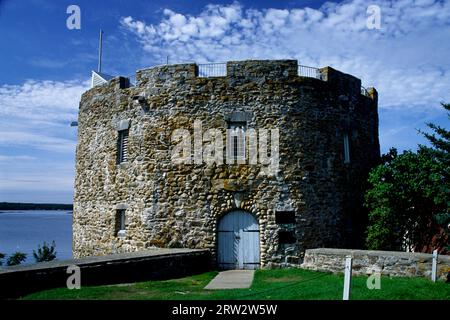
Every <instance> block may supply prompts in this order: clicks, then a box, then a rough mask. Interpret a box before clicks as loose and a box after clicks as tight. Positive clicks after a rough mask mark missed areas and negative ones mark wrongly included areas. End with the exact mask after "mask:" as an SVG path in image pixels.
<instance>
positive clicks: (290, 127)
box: [73, 60, 379, 266]
mask: <svg viewBox="0 0 450 320" xmlns="http://www.w3.org/2000/svg"><path fill="white" fill-rule="evenodd" d="M320 72H321V74H322V78H323V80H319V79H314V78H306V77H300V76H298V75H297V61H295V60H281V61H233V62H228V63H227V75H226V76H224V77H210V78H203V77H199V76H198V67H197V65H195V64H181V65H164V66H159V67H154V68H150V69H144V70H139V71H138V72H137V75H136V78H137V82H138V83H137V85H136V86H135V87H128V85H127V82H128V81H127V79H125V78H115V79H113V80H111V81H109V82H108V83H107V84H104V85H102V86H97V87H94V88H92V89H91V90H89V91H87V92H85V93H84V94H83V96H82V98H81V102H80V109H79V118H78V123H79V126H78V145H77V155H76V180H75V197H74V218H73V219H74V220H73V251H74V256H75V257H84V256H90V255H104V254H111V253H118V252H129V251H137V250H142V249H145V248H151V247H171V248H173V247H175V248H176V247H183V248H207V249H210V250H211V252H212V257H213V259H215V254H216V250H217V243H216V238H217V222H218V219H219V218H220V217H222V216H223V215H224V214H226V213H227V212H230V211H232V210H235V209H237V208H240V209H244V210H246V211H248V212H250V213H252V214H253V215H255V216H256V217H257V220H258V223H259V229H260V242H261V246H260V252H261V265H262V266H271V265H278V264H279V263H281V262H283V261H284V259H285V249H286V248H288V247H293V248H294V250H293V251H291V252H290V253H289V257H288V259H289V262H291V263H298V262H299V261H301V260H302V258H303V253H304V251H305V250H306V249H308V248H316V247H324V246H326V247H350V246H359V245H360V240H361V239H362V237H361V227H362V226H363V225H362V224H363V222H364V219H365V218H364V217H365V216H366V214H365V211H364V209H363V207H362V188H363V185H364V181H365V180H366V177H367V173H368V171H369V169H370V168H371V167H372V166H373V165H374V164H376V163H377V161H378V158H379V143H378V114H377V93H376V90H375V89H369V92H370V97H367V96H365V95H362V94H361V91H360V86H361V81H360V80H359V79H357V78H355V77H353V76H350V75H346V74H343V73H341V72H339V71H337V70H334V69H332V68H329V67H327V68H323V69H321V70H320ZM137 96H140V97H141V99H140V102H137V101H138V100H137V99H136V97H137ZM233 119H235V120H236V119H238V120H240V121H242V120H244V121H246V123H247V127H248V128H254V129H256V130H259V129H275V128H277V129H279V132H280V134H279V159H280V164H279V169H278V171H276V172H275V173H271V172H270V171H268V170H267V169H268V165H264V164H260V163H258V164H249V163H248V162H247V163H246V164H225V163H224V164H222V165H217V164H212V165H208V164H206V163H202V164H195V163H192V164H174V163H173V162H172V161H171V153H172V151H173V149H174V147H175V145H176V144H175V143H174V142H173V141H171V135H172V133H173V132H174V130H176V129H187V130H189V132H191V133H193V132H194V130H193V125H194V121H195V120H198V121H201V124H202V132H203V133H204V132H205V131H206V130H208V129H220V130H221V131H223V134H224V137H225V136H226V135H225V130H226V128H227V125H228V122H227V121H229V120H233ZM124 123H125V125H126V126H128V127H129V142H128V143H129V145H128V153H129V155H128V158H129V160H128V161H127V162H125V163H120V164H117V139H118V129H119V128H121V127H122V126H123V125H124ZM344 134H348V135H349V140H350V153H351V154H350V156H351V162H350V163H348V164H346V163H344V143H343V139H344V138H343V137H344ZM205 144H206V143H205ZM224 147H225V143H224ZM116 209H126V234H122V235H119V236H118V235H117V234H116V233H115V223H116V222H115V220H116ZM276 211H293V212H295V223H294V224H293V225H290V226H283V225H280V224H277V223H276V221H275V212H276ZM358 226H359V227H360V229H358ZM283 228H288V229H289V230H293V232H294V236H295V242H294V243H292V244H281V243H279V231H280V230H282V229H283Z"/></svg>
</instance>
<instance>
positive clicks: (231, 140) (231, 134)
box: [227, 122, 247, 161]
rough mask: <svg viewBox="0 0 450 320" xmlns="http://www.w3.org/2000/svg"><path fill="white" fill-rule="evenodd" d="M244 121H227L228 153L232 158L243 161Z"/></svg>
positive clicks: (244, 158) (245, 124)
mask: <svg viewBox="0 0 450 320" xmlns="http://www.w3.org/2000/svg"><path fill="white" fill-rule="evenodd" d="M246 126H247V123H246V122H229V124H228V129H229V130H228V146H227V150H228V155H229V157H230V158H231V159H232V160H239V161H245V160H246V157H245V143H246V141H245V135H246Z"/></svg>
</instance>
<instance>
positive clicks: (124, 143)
mask: <svg viewBox="0 0 450 320" xmlns="http://www.w3.org/2000/svg"><path fill="white" fill-rule="evenodd" d="M128 131H129V130H128V129H126V130H120V131H119V137H118V141H117V163H122V162H126V161H128Z"/></svg>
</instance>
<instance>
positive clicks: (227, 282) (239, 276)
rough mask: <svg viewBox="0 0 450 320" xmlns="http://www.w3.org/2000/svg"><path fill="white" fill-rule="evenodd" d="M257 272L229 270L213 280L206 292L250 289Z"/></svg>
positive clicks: (220, 273)
mask: <svg viewBox="0 0 450 320" xmlns="http://www.w3.org/2000/svg"><path fill="white" fill-rule="evenodd" d="M254 275H255V270H227V271H222V272H219V274H218V275H217V276H216V277H215V278H214V279H212V280H211V282H210V283H208V285H207V286H206V287H205V289H206V290H220V289H245V288H250V286H251V285H252V282H253V276H254Z"/></svg>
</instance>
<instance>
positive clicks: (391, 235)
mask: <svg viewBox="0 0 450 320" xmlns="http://www.w3.org/2000/svg"><path fill="white" fill-rule="evenodd" d="M443 106H444V108H445V109H446V110H450V105H443ZM449 118H450V115H449ZM428 126H429V127H430V128H431V129H432V130H433V132H434V133H423V132H421V133H422V134H423V135H424V136H425V137H426V138H427V139H428V140H429V141H430V143H431V146H430V147H426V146H422V145H420V146H419V148H418V150H417V152H412V151H404V152H403V153H402V154H400V155H399V154H398V153H397V150H395V149H391V150H390V151H389V153H388V154H386V155H383V157H382V163H381V164H380V165H379V166H377V167H375V168H374V169H373V170H372V171H371V172H370V174H369V184H370V186H371V187H370V188H369V189H368V190H367V192H366V195H365V205H366V206H367V207H368V208H369V211H370V213H369V226H368V229H367V239H366V245H367V247H368V248H369V249H378V250H379V249H384V250H406V249H411V250H415V251H423V252H430V251H431V250H432V249H433V248H438V249H439V251H440V252H441V253H445V252H446V251H448V250H449V248H448V239H449V236H448V232H449V229H448V224H449V222H450V216H449V212H450V210H449V207H450V192H449V190H450V185H449V183H450V179H449V178H450V175H449V168H450V157H449V151H450V132H449V131H447V130H445V129H444V128H442V127H439V126H436V125H434V124H428Z"/></svg>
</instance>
